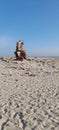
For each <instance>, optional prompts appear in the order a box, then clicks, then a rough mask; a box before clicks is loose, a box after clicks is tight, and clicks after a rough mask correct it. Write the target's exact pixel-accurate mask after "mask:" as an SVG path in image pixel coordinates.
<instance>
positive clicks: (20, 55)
mask: <svg viewBox="0 0 59 130" xmlns="http://www.w3.org/2000/svg"><path fill="white" fill-rule="evenodd" d="M23 45H24V41H23V40H19V41H18V42H17V43H16V50H15V52H14V54H15V56H16V59H17V60H23V59H26V52H25V50H23Z"/></svg>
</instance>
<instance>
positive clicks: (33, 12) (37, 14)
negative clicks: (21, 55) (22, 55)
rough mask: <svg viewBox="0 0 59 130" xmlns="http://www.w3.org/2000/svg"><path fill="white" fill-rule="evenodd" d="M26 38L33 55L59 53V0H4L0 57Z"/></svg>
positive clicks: (0, 6) (1, 0) (1, 4)
mask: <svg viewBox="0 0 59 130" xmlns="http://www.w3.org/2000/svg"><path fill="white" fill-rule="evenodd" d="M20 39H22V40H24V43H25V44H24V49H25V50H26V52H27V55H30V56H59V0H0V56H4V55H5V56H8V55H10V56H13V51H14V50H15V46H16V42H17V41H18V40H20Z"/></svg>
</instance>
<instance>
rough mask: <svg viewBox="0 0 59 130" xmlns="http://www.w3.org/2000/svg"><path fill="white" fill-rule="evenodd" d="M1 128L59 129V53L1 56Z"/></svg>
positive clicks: (10, 129)
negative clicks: (54, 55) (50, 54)
mask: <svg viewBox="0 0 59 130" xmlns="http://www.w3.org/2000/svg"><path fill="white" fill-rule="evenodd" d="M0 130H59V57H30V60H23V61H16V60H14V59H12V58H11V60H9V59H8V58H0Z"/></svg>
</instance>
